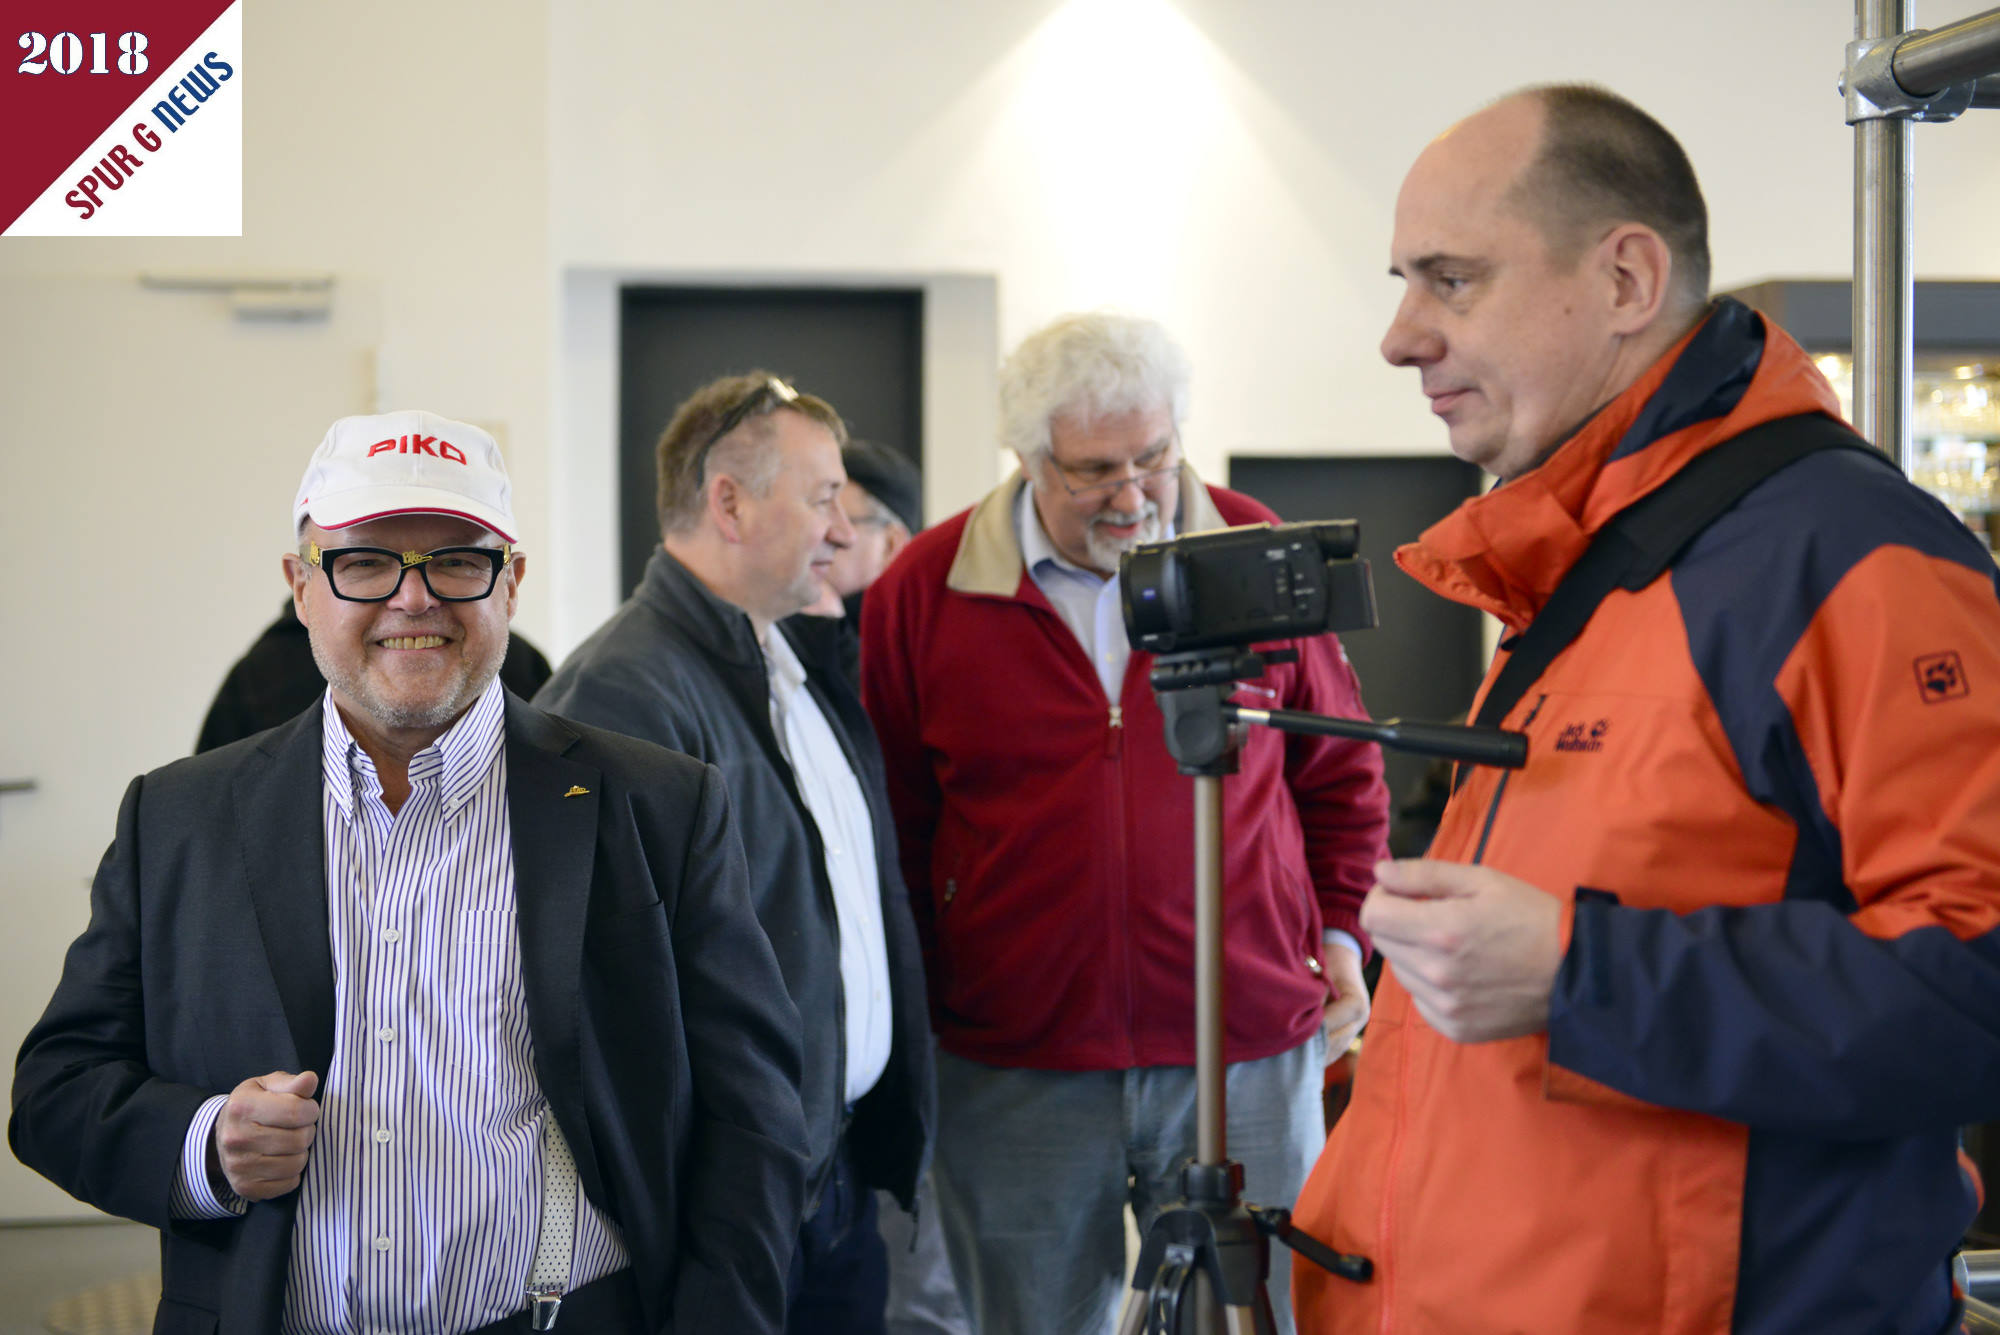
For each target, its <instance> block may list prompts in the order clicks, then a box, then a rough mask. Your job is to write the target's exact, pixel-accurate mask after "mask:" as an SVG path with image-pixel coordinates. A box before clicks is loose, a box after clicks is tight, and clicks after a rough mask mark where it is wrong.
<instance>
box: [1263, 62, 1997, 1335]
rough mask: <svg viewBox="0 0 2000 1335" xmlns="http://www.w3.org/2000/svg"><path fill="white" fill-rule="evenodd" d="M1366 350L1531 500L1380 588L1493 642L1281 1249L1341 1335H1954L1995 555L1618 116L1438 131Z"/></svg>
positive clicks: (1988, 780) (1990, 703) (1404, 208)
mask: <svg viewBox="0 0 2000 1335" xmlns="http://www.w3.org/2000/svg"><path fill="white" fill-rule="evenodd" d="M1390 260H1391V266H1392V267H1391V272H1392V273H1393V274H1394V275H1395V276H1396V277H1397V278H1399V279H1400V280H1401V283H1402V287H1401V294H1400V296H1401V299H1400V304H1399V305H1398V306H1397V308H1396V313H1395V317H1394V319H1393V321H1392V322H1391V323H1390V326H1389V330H1388V333H1387V334H1386V335H1385V336H1384V338H1383V340H1382V353H1383V356H1385V357H1386V358H1387V359H1388V360H1389V361H1391V362H1392V363H1394V364H1396V365H1398V366H1404V367H1409V368H1411V369H1413V370H1415V371H1416V372H1417V373H1418V377H1419V380H1420V383H1421V386H1422V390H1423V393H1424V394H1425V395H1426V396H1427V397H1428V398H1429V399H1430V401H1431V404H1432V407H1433V409H1434V411H1435V412H1436V413H1437V415H1438V417H1439V418H1440V419H1441V420H1442V421H1443V422H1444V424H1445V426H1446V428H1447V430H1448V431H1449V433H1450V438H1451V447H1452V450H1453V451H1454V452H1455V453H1456V454H1458V455H1459V456H1460V457H1462V458H1465V459H1468V460H1471V461H1473V462H1475V463H1478V464H1480V465H1481V466H1482V467H1484V468H1486V469H1487V470H1489V471H1490V472H1492V473H1494V474H1496V475H1498V476H1499V477H1500V478H1501V479H1503V485H1500V486H1496V487H1495V488H1493V489H1492V490H1491V491H1489V492H1487V493H1486V494H1485V495H1483V496H1480V497H1478V498H1476V499H1474V500H1471V501H1468V502H1466V503H1465V504H1464V505H1463V506H1462V507H1460V509H1459V510H1457V511H1456V512H1454V513H1453V514H1451V515H1449V516H1447V517H1446V518H1445V519H1444V520H1442V521H1441V522H1439V523H1438V524H1436V525H1434V526H1433V527H1432V528H1431V529H1430V530H1428V531H1427V532H1425V533H1424V534H1423V536H1422V538H1421V540H1420V541H1419V542H1417V543H1415V544H1413V545H1411V546H1409V547H1405V548H1403V549H1402V550H1401V551H1399V552H1398V553H1397V554H1396V556H1397V562H1398V564H1400V565H1401V566H1402V567H1403V569H1404V570H1405V571H1407V572H1408V573H1410V574H1411V575H1413V576H1415V577H1416V578H1417V579H1418V580H1420V581H1422V582H1423V583H1424V584H1426V585H1428V586H1429V587H1431V588H1432V589H1434V590H1435V591H1436V592H1438V593H1440V594H1442V595H1444V596H1446V597H1449V598H1453V599H1455V600H1457V601H1460V602H1464V603H1468V604H1470V605H1472V606H1474V607H1478V608H1480V609H1482V610H1484V611H1487V612H1490V613H1492V614H1493V615H1494V616H1496V617H1498V618H1499V619H1500V620H1501V621H1503V622H1504V623H1505V624H1506V627H1507V633H1506V635H1505V637H1504V638H1503V639H1502V641H1501V644H1502V652H1500V653H1499V654H1498V655H1497V656H1496V661H1495V662H1494V664H1493V666H1492V669H1491V671H1490V672H1489V675H1488V678H1487V681H1486V685H1485V686H1484V687H1483V688H1482V691H1481V693H1480V697H1479V699H1480V701H1481V708H1480V712H1479V721H1481V722H1491V723H1498V724H1503V725H1504V726H1506V727H1509V728H1513V729H1518V730H1521V731H1524V732H1525V733H1526V734H1527V737H1528V754H1527V762H1526V765H1525V767H1524V768H1522V769H1520V770H1518V771H1514V772H1502V771H1497V770H1493V769H1486V768H1474V769H1472V770H1470V772H1469V773H1467V774H1465V775H1464V776H1462V779H1463V781H1462V782H1461V783H1460V784H1459V785H1458V787H1457V789H1456V791H1455V792H1454V794H1453V796H1452V799H1451V802H1450V805H1449V806H1448V807H1447V808H1446V809H1445V812H1444V815H1443V819H1442V821H1441V823H1440V825H1439V827H1438V831H1437V836H1436V838H1435V840H1434V842H1433V843H1432V844H1431V847H1430V851H1429V854H1428V857H1427V858H1425V859H1417V860H1410V861H1403V862H1394V863H1387V862H1385V863H1383V864H1382V865H1381V866H1380V867H1379V868H1377V869H1376V884H1375V886H1374V888H1373V889H1372V890H1371V891H1370V893H1369V895H1368V900H1367V903H1366V904H1365V905H1364V906H1363V909H1362V914H1361V922H1362V925H1363V926H1364V927H1366V928H1367V929H1368V931H1369V932H1370V934H1371V935H1372V937H1373V940H1374V942H1375V945H1376V946H1377V948H1378V949H1380V950H1381V952H1382V954H1383V956H1384V957H1385V958H1386V959H1387V960H1388V962H1389V967H1388V969H1387V970H1386V971H1385V972H1384V974H1383V977H1382V982H1381V985H1380V987H1379V989H1378V991H1377V994H1376V1003H1375V1023H1374V1027H1373V1028H1372V1029H1371V1031H1370V1033H1369V1037H1368V1041H1367V1044H1366V1046H1365V1048H1364V1050H1363V1052H1362V1055H1361V1061H1360V1067H1359V1069H1358V1071H1357V1073H1356V1076H1355V1081H1354V1100H1353V1102H1352V1103H1351V1104H1350V1106H1349V1108H1348V1110H1347V1112H1346V1114H1345V1115H1344V1116H1343V1117H1342V1119H1341V1121H1340V1124H1339V1125H1338V1126H1337V1127H1336V1128H1335V1130H1334V1134H1333V1137H1332V1139H1331V1141H1330V1142H1329V1144H1328V1146H1327V1149H1326V1153H1325V1155H1324V1157H1323V1158H1322V1159H1321V1161H1320V1163H1319V1165H1318V1167H1317V1168H1316V1169H1315V1170H1314V1173H1313V1177H1312V1180H1311V1182H1310V1183H1308V1185H1307V1187H1306V1190H1305V1191H1304V1193H1302V1195H1301V1197H1300V1200H1299V1205H1298V1210H1297V1212H1296V1214H1297V1222H1298V1224H1299V1225H1300V1227H1302V1228H1304V1229H1305V1230H1306V1231H1308V1232H1310V1233H1313V1234H1314V1235H1316V1236H1318V1237H1319V1238H1321V1239H1322V1240H1324V1241H1326V1242H1328V1243H1330V1244H1331V1245H1333V1246H1334V1247H1336V1248H1338V1249H1340V1250H1342V1251H1346V1252H1358V1253H1360V1254H1362V1255H1365V1256H1367V1257H1369V1258H1370V1259H1372V1260H1373V1262H1374V1274H1373V1279H1372V1281H1371V1282H1369V1283H1366V1284H1355V1283H1351V1282H1348V1281H1346V1280H1343V1279H1338V1278H1335V1277H1333V1276H1332V1275H1330V1274H1328V1273H1326V1272H1324V1271H1321V1270H1318V1269H1316V1268H1314V1267H1310V1266H1304V1265H1300V1266H1295V1267H1294V1270H1293V1274H1294V1285H1295V1296H1296V1298H1297V1301H1298V1307H1299V1315H1300V1324H1301V1326H1302V1328H1304V1329H1307V1330H1309V1331H1311V1332H1314V1333H1315V1335H1360V1333H1361V1332H1369V1335H1383V1333H1386V1332H1394V1333H1396V1335H1457V1333H1458V1332H1463V1331H1503V1330H1505V1331H1536V1332H1548V1335H1572V1333H1576V1335H1584V1333H1594V1332H1600V1331H1627V1330H1632V1331H1637V1330H1645V1331H1652V1332H1658V1333H1659V1335H1715V1333H1716V1332H1724V1331H1729V1332H1736V1333H1737V1335H1793V1333H1794V1332H1802V1331H1813V1332H1818V1333H1820V1335H1835V1333H1836V1332H1840V1333H1842V1335H1845V1333H1847V1332H1853V1335H1864V1333H1865V1335H1886V1333H1888V1332H1894V1333H1895V1335H1943V1332H1946V1331H1956V1330H1957V1329H1958V1328H1959V1323H1958V1317H1959V1312H1958V1303H1957V1298H1956V1295H1955V1294H1954V1292H1953V1285H1952V1278H1951V1257H1952V1253H1953V1251H1954V1250H1955V1249H1956V1247H1957V1245H1958V1243H1959V1241H1960V1239H1961V1237H1962V1235H1963V1232H1964V1230H1965V1228H1966V1226H1967V1224H1969V1223H1970V1222H1971V1220H1972V1217H1973V1214H1974V1212H1975V1209H1976V1208H1977V1206H1976V1202H1977V1199H1978V1187H1977V1183H1976V1182H1975V1181H1973V1180H1972V1178H1971V1176H1970V1174H1969V1172H1968V1171H1967V1170H1966V1168H1965V1166H1964V1165H1963V1160H1962V1156H1961V1155H1960V1154H1959V1152H1958V1131H1957V1128H1958V1127H1959V1126H1961V1125H1963V1124H1967V1123H1973V1122H1981V1121H1986V1120H1990V1119H1991V1118H1992V1117H1993V1116H1994V1114H1995V1110H1996V1108H2000V768H1996V766H1995V764H1994V757H1995V756H1996V755H2000V690H1995V689H1994V686H1995V684H1996V683H2000V598H1996V576H1995V570H1994V564H1993V559H1992V557H1991V556H1990V555H1989V554H1988V553H1987V552H1986V550H1985V548H1984V546H1983V545H1982V544H1981V543H1980V542H1978V541H1977V540H1975V539H1974V538H1973V537H1972V536H1971V535H1970V534H1969V533H1968V532H1967V530H1966V529H1965V527H1964V525H1962V524H1960V523H1959V522H1958V521H1957V520H1956V519H1955V518H1954V517H1953V516H1952V515H1951V514H1950V513H1949V512H1947V511H1946V510H1945V509H1944V508H1943V507H1942V506H1939V505H1938V504H1937V503H1936V502H1935V501H1933V500H1932V499H1930V498H1929V497H1927V496H1925V495H1924V494H1923V493H1922V492H1920V491H1918V490H1917V489H1916V488H1915V487H1913V486H1911V485H1910V484H1909V483H1907V482H1906V481H1905V480H1904V479H1903V478H1902V477H1901V476H1900V475H1899V474H1898V473H1897V471H1896V469H1895V468H1894V466H1893V465H1891V464H1890V463H1888V462H1887V461H1886V460H1885V459H1883V458H1882V457H1881V455H1880V454H1878V453H1877V452H1875V451H1873V450H1871V449H1869V448H1868V447H1867V446H1866V445H1865V444H1864V443H1862V442H1861V441H1860V440H1859V438H1858V437H1856V436H1855V435H1854V434H1853V433H1852V432H1851V431H1849V430H1848V429H1847V428H1846V427H1845V426H1844V425H1843V424H1841V423H1840V422H1838V420H1837V418H1836V417H1835V414H1836V413H1837V411H1838V409H1837V400H1836V398H1835V396H1834V394H1833V391H1832V390H1831V388H1829V386H1828V385H1827V383H1826V381H1825V380H1824V379H1822V378H1821V376H1820V374H1819V372H1818V371H1817V370H1816V369H1815V368H1814V366H1813V364H1812V361H1811V359H1810V358H1808V357H1807V356H1806V354H1805V353H1804V352H1803V351H1802V350H1801V349H1800V348H1799V346H1798V344H1796V343H1794V342H1793V341H1792V340H1791V339H1790V338H1788V337H1787V336H1786V335H1785V333H1784V331H1783V330H1780V329H1778V328H1776V327H1775V326H1773V325H1772V324H1771V323H1770V322H1769V321H1767V320H1765V319H1764V318H1763V317H1762V316H1760V315H1758V314H1756V313H1755V312H1753V311H1751V310H1750V309H1748V308H1747V307H1745V306H1743V305H1741V304H1739V303H1737V302H1735V301H1732V300H1728V299H1723V300H1718V301H1713V302H1711V301H1710V300H1709V298H1708V292H1707V287H1708V242H1707V219H1706V212H1705V209H1704V205H1703V202H1702V196H1701V191H1700V188H1699V186H1698V185H1697V184H1696V181H1695V176H1694V171H1693V169H1692V167H1691V166H1690V165H1689V163H1688V160H1687V157H1686V155H1685V153H1683V151H1682V149H1681V146H1680V145H1679V144H1678V143H1677V142H1675V140H1674V138H1673V136H1672V135H1670V134H1669V133H1668V132H1667V131H1666V130H1665V129H1664V128H1663V127H1661V126H1660V124H1659V123H1658V122H1656V121H1655V120H1653V119H1652V118H1651V117H1650V116H1648V115H1647V114H1646V113H1645V112H1643V111H1641V110H1640V109H1639V108H1637V107H1635V106H1633V105H1632V104H1631V103H1629V102H1627V101H1625V100H1624V99H1623V98H1620V97H1618V96H1616V95H1615V94H1612V93H1609V92H1606V91H1604V90H1602V89H1597V88H1589V87H1577V86H1561V87H1548V88H1536V89H1530V90H1527V91H1526V92H1523V93H1519V94H1516V95H1513V96H1510V97H1508V98H1505V99H1503V100H1501V101H1500V102H1498V103H1496V104H1494V105H1493V106H1491V107H1489V108H1487V109H1486V110H1484V111H1481V112H1479V113H1477V114H1476V115H1473V116H1471V117H1469V118H1467V119H1466V120H1464V121H1462V122H1460V123H1459V124H1458V125H1456V126H1454V127H1452V128H1451V129H1450V130H1448V131H1446V132H1445V133H1444V134H1443V135H1441V136H1440V137H1439V138H1438V139H1437V140H1435V141H1434V142H1433V143H1432V144H1431V145H1430V146H1429V147H1428V148H1426V149H1425V150H1424V152H1423V154H1422V156H1420V157H1419V158H1418V159H1417V161H1416V164H1415V165H1414V166H1413V167H1411V169H1410V172H1409V175H1408V176H1407V177H1406V178H1405V180H1404V183H1403V188H1402V192H1401V194H1400V195H1399V197H1398V199H1397V203H1396V222H1395V235H1394V237H1393V239H1392V241H1391V244H1390Z"/></svg>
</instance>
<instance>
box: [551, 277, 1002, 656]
mask: <svg viewBox="0 0 2000 1335" xmlns="http://www.w3.org/2000/svg"><path fill="white" fill-rule="evenodd" d="M627 286H646V287H742V288H768V287H787V288H815V287H818V288H833V289H840V288H885V287H886V288H896V287H900V288H909V289H915V290H920V291H921V292H922V293H923V298H924V321H923V325H924V330H923V362H924V369H923V418H922V420H923V442H924V446H923V449H924V460H923V474H924V513H925V514H927V515H933V516H938V517H942V516H945V515H949V514H953V513H956V512H957V511H959V510H962V509H964V508H965V507H966V506H968V505H970V504H972V502H974V501H976V500H978V499H979V497H981V496H983V495H984V494H985V493H986V492H987V491H989V490H991V489H992V487H993V485H994V484H995V483H996V482H998V481H999V480H1000V479H1001V478H1002V477H1004V476H1005V475H1006V473H1007V471H1008V468H1009V467H1010V464H1009V463H1008V461H1007V460H1006V459H1005V458H1004V457H1003V456H1002V454H1001V451H1000V443H999V442H1000V436H999V427H998V397H999V368H1000V320H999V283H998V280H997V279H996V278H995V277H994V276H993V275H991V274H967V273H928V272H907V271H902V272H898V271H888V272H885V271H879V270H871V271H865V272H864V271H842V272H819V271H811V270H714V269H651V268H648V269H636V268H635V269H623V268H613V267H597V266H589V267H577V268H571V269H567V270H565V271H564V272H563V273H562V275H561V282H560V291H559V298H558V304H559V310H558V316H557V323H556V337H557V340H558V346H557V349H556V368H557V369H556V384H555V401H554V405H553V410H552V412H551V414H550V424H551V426H550V434H551V439H550V441H549V456H548V457H549V530H550V531H549V547H550V549H551V550H552V551H555V552H560V553H561V560H560V561H551V562H550V563H549V564H548V565H547V566H546V567H544V569H546V570H549V571H550V572H551V574H552V583H553V585H554V589H553V597H552V599H551V603H552V609H551V610H552V612H553V625H552V629H551V634H550V644H549V653H550V657H551V658H552V659H554V660H555V661H558V662H560V661H561V659H562V658H563V656H565V655H567V654H568V653H569V651H570V650H571V649H573V648H575V647H576V645H577V643H578V642H579V641H581V640H582V639H583V638H584V636H586V635H588V634H589V633H590V632H591V631H592V630H594V629H596V628H597V626H598V625H599V624H600V623H601V622H603V620H604V619H605V618H606V617H608V616H610V615H611V613H612V611H613V610H614V609H615V608H616V607H617V606H618V602H619V600H620V599H621V598H622V597H623V596H624V591H623V590H622V589H621V588H620V587H619V573H618V524H617V516H618V439H619V431H618V407H619V404H618V364H619V358H618V339H619V323H620V319H619V317H620V302H619V295H620V293H621V292H622V290H623V289H624V288H626V287H627Z"/></svg>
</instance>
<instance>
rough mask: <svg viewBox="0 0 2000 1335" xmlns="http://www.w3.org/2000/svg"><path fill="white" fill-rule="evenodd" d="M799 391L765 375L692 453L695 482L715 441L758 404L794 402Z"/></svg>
mask: <svg viewBox="0 0 2000 1335" xmlns="http://www.w3.org/2000/svg"><path fill="white" fill-rule="evenodd" d="M798 397H799V392H798V391H797V390H796V389H793V388H792V387H791V386H790V385H788V384H786V383H785V382H784V381H782V380H780V379H778V377H776V376H767V377H765V379H764V383H763V384H761V385H759V386H757V388H755V389H753V390H751V391H750V392H749V393H748V394H745V395H744V396H743V398H742V400H741V401H740V402H738V403H737V405H736V406H735V407H734V408H731V409H730V410H729V411H728V412H726V413H724V414H723V415H722V425H720V426H718V427H716V428H715V430H714V431H711V432H710V433H709V436H708V439H707V440H705V441H703V442H702V443H701V448H700V449H699V450H696V451H695V455H694V477H695V481H696V482H697V483H699V482H701V481H702V480H703V477H702V474H703V471H704V470H705V469H706V468H707V467H708V452H709V451H710V450H712V449H714V448H715V442H717V441H718V440H721V439H722V438H723V437H724V436H726V435H728V434H729V433H730V432H732V431H734V430H735V429H736V428H737V427H739V426H742V425H743V423H744V421H745V420H747V419H748V418H749V416H750V414H751V413H752V412H753V411H755V410H756V409H757V407H758V406H759V405H768V406H770V407H772V408H777V407H778V406H780V405H782V404H787V403H794V402H796V401H797V400H798Z"/></svg>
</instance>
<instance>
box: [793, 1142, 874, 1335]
mask: <svg viewBox="0 0 2000 1335" xmlns="http://www.w3.org/2000/svg"><path fill="white" fill-rule="evenodd" d="M787 1289H788V1293H787V1300H788V1301H787V1311H786V1313H785V1329H786V1331H788V1332H790V1335H883V1330H884V1325H883V1315H882V1312H883V1308H884V1307H885V1306H886V1305H887V1303H888V1300H889V1262H888V1257H887V1255H886V1254H885V1253H884V1251H883V1249H882V1234H881V1232H880V1231H879V1230H878V1229H877V1228H876V1224H875V1193H874V1192H873V1191H870V1190H869V1189H868V1188H867V1187H865V1186H863V1185H862V1184H861V1180H860V1177H859V1175H858V1174H856V1173H855V1171H854V1155H853V1153H852V1152H851V1151H850V1150H849V1149H848V1146H847V1141H846V1138H845V1137H843V1138H842V1139H841V1142H840V1144H839V1146H838V1147H837V1148H836V1149H835V1150H834V1152H833V1171H832V1173H831V1175H830V1176H829V1177H828V1178H827V1183H826V1187H825V1189H824V1190H823V1191H822V1192H821V1193H820V1198H819V1209H818V1210H817V1211H815V1212H814V1213H813V1217H812V1218H810V1219H808V1220H806V1222H805V1226H804V1227H803V1228H801V1229H800V1230H799V1245H798V1248H797V1249H796V1250H795V1251H794V1252H793V1253H792V1273H791V1279H790V1282H789V1283H788V1285H787Z"/></svg>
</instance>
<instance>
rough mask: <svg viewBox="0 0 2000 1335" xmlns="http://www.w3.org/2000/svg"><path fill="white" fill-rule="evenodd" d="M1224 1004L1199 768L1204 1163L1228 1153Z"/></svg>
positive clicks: (1218, 844) (1214, 868)
mask: <svg viewBox="0 0 2000 1335" xmlns="http://www.w3.org/2000/svg"><path fill="white" fill-rule="evenodd" d="M1222 1009H1223V1007H1222V780H1221V779H1220V778H1217V777H1216V776H1214V775H1209V774H1203V775H1199V776H1197V777H1196V779H1195V781H1194V1088H1195V1108H1194V1118H1195V1122H1194V1126H1195V1158H1196V1159H1197V1160H1199V1161H1200V1162H1202V1163H1205V1164H1219V1163H1221V1162H1222V1161H1223V1160H1224V1159H1226V1158H1228V1157H1229V1144H1228V1133H1227V1131H1226V1130H1225V1129H1224V1128H1225V1126H1226V1125H1227V1122H1228V1109H1227V1106H1226V1104H1227V1095H1226V1093H1225V1090H1224V1087H1225V1085H1226V1084H1227V1081H1226V1079H1225V1077H1224V1074H1223V1069H1222V1033H1223V1029H1222ZM1205 1306H1206V1305H1204V1310H1205Z"/></svg>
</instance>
